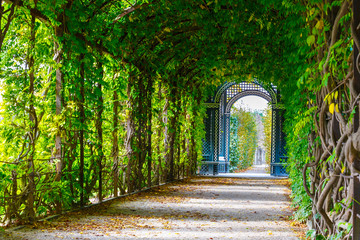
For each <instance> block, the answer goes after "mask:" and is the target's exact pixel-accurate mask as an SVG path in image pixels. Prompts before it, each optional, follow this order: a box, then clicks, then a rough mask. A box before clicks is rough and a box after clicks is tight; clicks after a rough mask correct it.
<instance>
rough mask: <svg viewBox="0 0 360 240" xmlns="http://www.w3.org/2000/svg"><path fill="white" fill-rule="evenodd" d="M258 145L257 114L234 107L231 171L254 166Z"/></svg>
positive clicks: (230, 158) (230, 157)
mask: <svg viewBox="0 0 360 240" xmlns="http://www.w3.org/2000/svg"><path fill="white" fill-rule="evenodd" d="M256 147H257V129H256V122H255V114H254V113H252V112H249V111H246V110H244V109H242V108H239V109H238V108H235V107H233V108H232V112H231V118H230V150H229V151H230V152H229V160H230V171H231V172H233V171H236V170H242V169H246V168H248V167H250V166H252V164H253V162H254V156H255V150H256Z"/></svg>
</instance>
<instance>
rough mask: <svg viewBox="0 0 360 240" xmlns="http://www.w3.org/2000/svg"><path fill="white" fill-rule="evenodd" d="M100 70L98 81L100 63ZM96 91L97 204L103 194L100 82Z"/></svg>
mask: <svg viewBox="0 0 360 240" xmlns="http://www.w3.org/2000/svg"><path fill="white" fill-rule="evenodd" d="M98 67H99V68H100V69H101V74H100V77H101V79H100V81H102V78H103V69H102V64H101V63H100V64H99V66H98ZM96 85H97V89H98V92H99V95H98V99H97V114H96V121H95V126H96V131H97V138H98V139H97V140H98V144H97V145H98V146H97V148H98V149H97V151H98V168H99V179H98V181H99V202H102V199H103V193H102V161H103V158H104V152H103V130H102V119H101V118H102V113H103V111H104V100H103V93H102V85H101V82H98V83H97V84H96Z"/></svg>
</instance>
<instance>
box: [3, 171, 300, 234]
mask: <svg viewBox="0 0 360 240" xmlns="http://www.w3.org/2000/svg"><path fill="white" fill-rule="evenodd" d="M286 184H287V180H282V179H239V178H212V177H198V178H192V179H188V180H186V181H182V182H177V183H173V184H169V185H166V186H162V187H158V188H154V189H152V190H150V191H147V192H143V193H140V194H137V195H133V196H130V197H126V198H121V199H118V200H114V201H112V202H110V203H105V204H103V205H102V206H95V207H91V208H89V209H86V210H83V211H79V212H73V213H70V214H67V215H63V216H61V217H60V218H58V219H57V220H55V221H52V222H45V223H42V224H37V225H36V226H35V229H33V228H30V227H25V228H22V229H20V230H16V231H7V232H6V234H4V233H3V234H2V236H1V234H0V239H6V240H7V239H12V240H15V239H16V240H20V239H21V240H25V239H27V240H35V239H47V240H51V239H83V240H85V239H89V240H92V239H96V240H103V239H252V240H254V239H255V240H257V239H276V240H281V239H289V240H291V239H298V237H297V235H296V233H299V232H301V231H303V229H301V228H300V227H298V226H294V224H291V221H290V220H288V219H289V216H291V209H290V208H289V205H290V202H289V199H288V196H287V195H288V192H289V190H288V188H287V187H286Z"/></svg>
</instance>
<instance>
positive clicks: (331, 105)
mask: <svg viewBox="0 0 360 240" xmlns="http://www.w3.org/2000/svg"><path fill="white" fill-rule="evenodd" d="M334 109H335V103H332V104H330V106H329V112H330V113H331V114H334Z"/></svg>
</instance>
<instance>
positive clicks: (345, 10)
mask: <svg viewBox="0 0 360 240" xmlns="http://www.w3.org/2000/svg"><path fill="white" fill-rule="evenodd" d="M348 11H349V3H348V2H347V1H344V2H343V3H342V5H341V8H340V10H339V12H338V14H337V16H336V19H335V21H334V24H333V28H332V31H331V42H330V45H329V47H328V49H329V50H328V53H327V56H326V60H325V64H324V66H323V74H324V75H325V73H326V72H327V71H328V65H329V61H330V56H331V50H332V46H333V45H334V44H335V43H336V39H337V35H338V32H339V22H340V19H341V18H342V17H343V16H345V14H346V13H348Z"/></svg>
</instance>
